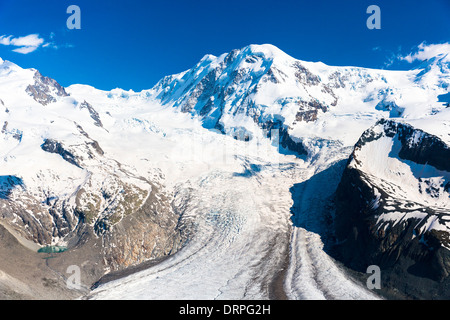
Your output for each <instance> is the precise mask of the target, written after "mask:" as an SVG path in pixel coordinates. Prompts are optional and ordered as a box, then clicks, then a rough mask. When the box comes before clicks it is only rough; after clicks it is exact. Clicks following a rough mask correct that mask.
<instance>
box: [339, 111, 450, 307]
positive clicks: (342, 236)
mask: <svg viewBox="0 0 450 320" xmlns="http://www.w3.org/2000/svg"><path fill="white" fill-rule="evenodd" d="M386 141H387V142H388V143H391V144H392V148H391V150H390V152H389V154H388V155H386V156H388V157H392V158H393V160H390V161H386V162H385V163H381V161H382V160H378V161H377V162H375V161H374V162H371V161H370V159H369V158H368V157H373V158H375V159H378V158H377V154H375V152H382V151H380V150H382V149H383V148H382V147H383V144H382V143H386ZM374 144H377V145H376V146H374ZM371 145H372V146H374V147H373V148H371V149H368V148H370V146H371ZM367 150H370V153H367V154H366V153H365V152H367ZM377 150H378V151H377ZM449 152H450V149H449V147H448V145H446V144H445V143H444V142H443V141H442V140H440V139H439V138H438V137H436V136H433V135H430V134H428V133H426V132H423V131H422V130H419V129H416V128H414V127H412V126H411V125H408V124H405V123H398V122H395V121H392V120H381V121H379V122H378V123H377V124H376V125H375V126H374V127H372V128H370V129H369V130H367V131H366V132H364V134H363V135H362V137H361V138H360V139H359V141H358V143H357V144H356V146H355V148H354V151H353V154H352V156H351V158H350V160H349V162H348V165H347V167H346V169H345V171H344V173H343V176H342V180H341V182H340V184H339V186H338V189H337V191H336V196H335V203H336V215H335V232H336V237H337V243H338V245H336V254H337V257H338V258H339V259H340V260H341V261H343V262H344V263H345V264H346V265H347V266H348V267H350V268H352V269H355V270H357V271H360V272H366V269H367V267H368V266H369V265H378V266H379V267H380V268H381V270H382V277H383V278H382V279H383V286H384V287H383V292H384V293H386V294H388V295H389V294H390V295H394V293H395V294H397V296H396V297H398V294H400V296H401V297H408V298H426V299H428V298H436V297H439V298H444V297H450V287H449V283H450V277H449V275H450V232H449V231H450V229H449V225H448V219H447V218H448V214H449V204H450V195H449V193H448V190H447V189H446V187H445V181H446V179H448V178H449V177H450V175H449V174H448V173H450V162H449V161H448V159H450V153H449ZM366 155H367V157H366ZM378 162H380V163H378ZM399 162H404V163H405V164H408V166H409V168H412V170H417V171H416V172H415V173H416V175H417V177H416V178H417V180H409V181H410V182H409V184H410V185H406V184H403V185H400V184H399V183H398V182H397V181H396V180H395V178H392V177H395V176H399V177H402V178H404V179H406V178H405V177H407V175H408V172H407V170H406V171H402V170H401V168H402V167H401V165H399ZM391 163H395V164H396V166H392V167H391V166H390V164H391ZM377 165H379V166H386V167H387V168H388V169H387V171H391V172H393V175H392V176H389V175H386V176H383V175H382V174H379V175H378V176H375V175H374V174H373V173H374V170H375V169H374V168H373V167H374V166H377ZM416 165H420V166H418V167H416ZM399 168H400V169H399ZM405 168H408V167H405ZM376 170H379V169H376ZM394 170H397V172H394ZM408 170H411V169H408ZM424 170H427V172H430V171H433V170H434V171H433V172H435V174H429V175H425V174H422V175H420V173H421V172H422V173H423V171H424ZM417 173H418V174H417ZM441 175H442V176H443V178H442V177H441V178H440V179H438V177H440V176H441ZM436 181H440V182H439V183H438V184H436ZM447 183H448V182H447ZM427 185H428V187H429V188H428V189H427V188H426V187H425V186H427ZM406 188H409V190H405V189H406ZM413 191H416V192H413ZM433 199H434V200H435V201H438V202H432V200H433ZM427 201H429V202H427ZM427 203H428V204H427Z"/></svg>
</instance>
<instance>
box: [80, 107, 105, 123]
mask: <svg viewBox="0 0 450 320" xmlns="http://www.w3.org/2000/svg"><path fill="white" fill-rule="evenodd" d="M80 108H81V109H87V110H88V111H89V114H90V116H91V118H92V119H93V120H94V121H95V122H94V124H95V125H96V126H97V127H103V123H102V121H101V120H100V115H99V114H98V112H97V111H96V110H95V109H94V108H93V107H92V106H91V105H90V104H89V103H87V102H86V101H83V103H81V104H80Z"/></svg>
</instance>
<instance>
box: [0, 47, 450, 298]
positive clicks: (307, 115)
mask: <svg viewBox="0 0 450 320" xmlns="http://www.w3.org/2000/svg"><path fill="white" fill-rule="evenodd" d="M449 84H450V59H449V58H448V56H446V55H440V56H437V57H436V58H434V59H431V60H428V61H426V62H424V63H423V64H422V65H421V66H419V67H418V68H416V69H414V70H410V71H388V70H375V69H367V68H360V67H333V66H327V65H325V64H323V63H320V62H306V61H301V60H297V59H294V58H292V57H290V56H289V55H287V54H285V53H284V52H282V51H281V50H279V49H278V48H276V47H274V46H271V45H250V46H247V47H245V48H242V49H239V50H233V51H231V52H230V53H226V54H223V55H221V56H219V57H214V56H212V55H206V56H205V57H203V58H202V59H201V60H200V62H199V63H198V64H197V65H195V66H194V67H193V68H191V69H189V70H187V71H184V72H182V73H179V74H176V75H172V76H167V77H164V78H163V79H161V80H160V81H159V82H158V83H157V84H156V85H155V86H154V87H153V88H151V89H148V90H144V91H142V92H133V91H131V90H130V91H125V90H121V89H114V90H111V91H101V90H98V89H95V88H93V87H91V86H88V85H80V84H75V85H71V86H69V87H67V88H63V87H62V86H60V85H59V84H58V83H57V81H55V80H53V79H50V78H48V77H46V76H44V75H42V74H41V73H40V72H39V71H37V70H35V69H22V68H20V67H19V66H17V65H15V64H13V63H11V62H8V61H3V60H0V99H1V100H0V128H1V133H0V217H1V220H0V222H1V224H2V225H3V226H4V227H6V228H7V230H9V231H10V232H12V233H13V234H14V235H15V237H16V238H17V239H20V240H21V241H22V242H23V243H27V245H28V247H30V248H33V250H37V248H39V247H41V246H44V245H49V244H53V245H64V246H67V247H68V250H67V251H65V252H63V253H61V254H60V257H63V260H64V263H61V262H60V263H59V264H56V263H55V264H53V265H52V267H53V268H54V269H55V270H58V272H59V273H63V272H64V268H65V267H67V266H68V265H71V264H77V265H78V264H79V265H82V266H83V268H82V272H83V277H84V279H85V282H86V283H89V282H90V283H93V282H95V281H97V280H98V279H99V278H100V276H101V275H103V274H104V273H105V272H108V271H113V270H122V269H124V268H125V267H128V266H134V265H138V264H139V263H142V262H144V261H152V260H154V259H162V258H166V259H165V260H164V261H163V262H161V263H160V264H158V265H156V266H154V267H152V268H149V269H147V270H145V271H142V273H139V274H136V275H133V276H131V278H128V280H124V281H125V282H122V280H121V279H119V280H117V281H114V282H112V283H107V284H104V285H101V286H100V287H99V288H98V289H96V290H95V291H94V292H93V296H92V297H98V298H102V297H103V298H108V297H112V296H121V297H124V296H127V295H128V296H129V297H138V298H149V297H154V298H162V297H167V298H173V297H177V298H182V297H185V295H186V294H188V293H191V294H194V296H195V297H201V298H206V299H209V298H226V297H229V298H252V297H253V298H268V297H270V298H273V297H276V298H280V297H281V296H283V295H285V296H287V297H288V298H294V299H296V298H310V297H314V298H331V299H338V298H374V297H375V295H374V294H373V293H372V292H368V291H367V290H366V289H365V288H363V287H360V286H359V285H358V284H355V283H354V282H353V281H351V280H349V279H348V276H347V275H346V273H345V272H342V270H340V268H338V267H336V265H335V264H334V262H333V260H332V259H331V258H330V257H329V256H328V255H327V254H326V253H325V251H324V250H325V249H322V247H323V243H322V241H324V239H325V238H327V237H328V235H325V233H327V232H326V231H325V230H327V228H329V225H328V224H326V221H327V217H328V216H329V215H330V212H328V211H330V210H329V207H327V204H328V203H332V202H331V201H333V199H334V197H333V194H334V191H335V190H336V188H338V195H339V194H340V195H341V197H342V196H343V195H344V197H345V195H346V192H347V191H346V190H347V189H346V188H345V187H342V186H343V185H345V181H347V180H348V179H349V178H348V175H349V172H358V173H359V175H358V178H360V180H361V183H362V184H363V183H365V185H366V186H367V188H372V189H371V190H375V189H376V190H378V191H377V192H378V193H376V194H375V195H373V196H374V197H375V196H376V195H378V194H380V197H379V198H378V200H377V201H382V202H379V203H378V202H377V203H376V204H375V203H374V204H373V208H375V207H376V210H378V211H376V219H378V220H376V223H375V222H374V223H375V224H376V225H377V228H378V229H379V230H383V232H385V234H386V235H387V237H389V230H390V228H387V227H386V226H387V225H398V226H401V225H402V224H399V223H398V221H403V220H406V218H408V217H409V216H407V217H406V216H404V213H405V212H406V211H404V210H407V211H408V210H409V211H408V212H412V213H411V214H412V216H414V217H416V215H415V213H414V212H416V211H415V210H416V209H417V208H424V209H425V211H426V212H427V216H426V217H422V216H421V217H422V218H423V219H424V220H423V221H424V225H425V224H426V225H427V226H428V227H426V228H425V229H426V230H429V229H430V228H431V227H430V228H429V225H433V226H436V227H437V228H438V229H439V230H440V231H442V232H444V233H443V234H444V235H446V234H448V230H447V229H445V230H444V228H446V224H445V215H446V211H448V208H449V206H450V205H449V203H450V202H449V198H448V186H447V184H448V171H449V168H448V158H447V155H446V153H445V152H446V151H445V150H447V149H448V145H449V140H450V135H449V125H450V111H449V110H450V108H448V101H447V97H448V95H449ZM383 119H388V120H383ZM368 128H370V129H368ZM366 130H368V131H366ZM369 138H370V139H369ZM368 140H370V142H368ZM424 141H426V142H424ZM430 141H433V143H431V142H430ZM434 141H436V142H434ZM366 142H367V143H366ZM428 142H430V143H428ZM355 145H356V147H355ZM408 146H410V147H408ZM414 146H415V147H414ZM436 148H437V149H439V152H438V156H437V158H436V152H435V151H436V150H437V149H436ZM446 148H447V149H446ZM435 149H436V150H435ZM442 150H444V151H442ZM440 152H441V153H440ZM439 154H440V156H439ZM349 157H350V158H351V159H352V161H351V162H349V165H348V166H347V168H345V166H343V165H342V163H344V162H346V161H347V159H349ZM435 162H436V163H439V164H436V163H435ZM380 163H381V165H380ZM342 174H343V181H340V179H341V175H342ZM346 179H347V180H346ZM338 185H339V187H338ZM350 185H351V184H350ZM351 186H352V185H351ZM349 188H350V187H349ZM355 192H356V191H355ZM374 192H375V191H374ZM356 194H357V192H356V193H352V195H353V196H355V195H356ZM347 196H348V195H347ZM365 196H367V197H369V195H367V194H363V195H361V197H363V198H364V197H365ZM371 196H372V194H371ZM338 198H339V197H337V198H336V199H338ZM236 199H240V200H241V201H236ZM338 200H339V199H338ZM338 200H335V201H338ZM409 202H414V208H412V207H411V208H409V205H408V204H409ZM338 203H339V201H338ZM352 203H353V202H352ZM355 203H359V202H358V201H356V202H355ZM394 203H395V204H394ZM360 205H361V206H363V205H367V204H366V203H363V202H361V203H360ZM361 206H359V205H358V207H355V208H352V209H354V212H353V211H352V212H353V213H352V214H355V215H358V214H359V213H358V212H359V211H358V210H360V209H361V208H362V207H361ZM406 207H408V208H409V209H406ZM339 208H340V207H339V206H338V209H337V212H336V222H337V223H336V225H337V226H339V228H337V234H339V235H340V236H339V237H338V238H342V237H341V234H340V232H342V230H347V229H348V228H350V229H351V228H353V227H354V226H353V225H352V223H354V221H357V219H356V220H355V219H353V220H352V219H350V220H349V219H348V216H346V214H345V210H340V209H339ZM392 208H394V209H392ZM391 209H392V210H391ZM400 209H401V210H400ZM333 210H334V209H333ZM333 210H331V211H333ZM339 210H340V211H339ZM374 210H375V209H374ZM417 210H418V209H417ZM422 212H423V210H422ZM374 216H375V214H374ZM374 219H375V218H374ZM425 220H426V221H428V222H429V223H428V222H427V223H425ZM438 220H439V221H438ZM374 221H375V220H374ZM433 221H434V223H432V222H433ZM292 224H293V226H292ZM378 229H377V230H378ZM419 229H420V228H419ZM419 229H417V230H416V231H415V232H416V233H415V234H414V236H415V237H416V238H417V239H422V238H423V235H424V232H425V233H426V232H427V231H426V230H425V229H424V230H422V229H420V230H419ZM430 230H431V229H430ZM345 232H346V231H345ZM345 232H344V233H345ZM322 233H323V234H322ZM317 234H321V237H317V236H316V235H317ZM426 234H428V233H426ZM332 236H333V235H330V239H331V238H332ZM345 236H346V235H345V234H344V235H343V238H345ZM391 236H392V235H391ZM421 237H422V238H421ZM405 239H406V238H405ZM405 241H406V240H405ZM419 243H422V242H419ZM383 245H384V244H383ZM440 246H441V247H442V250H448V249H447V247H448V244H447V243H446V242H445V241H442V242H440ZM444 252H446V251H444ZM175 253H176V254H175ZM10 254H13V253H10ZM230 255H231V256H234V257H235V259H230V258H229V257H230ZM269 256H270V257H271V258H268V257H269ZM412 259H413V258H412ZM394 260H395V259H394ZM158 261H159V260H158ZM359 262H361V263H363V264H364V263H367V262H368V261H364V260H363V259H360V260H359ZM5 263H6V262H5ZM3 267H4V268H6V267H5V266H3ZM361 268H362V267H361ZM0 269H2V265H1V264H0ZM11 270H12V271H10V272H14V270H13V269H11ZM279 270H284V271H283V272H281V271H279ZM313 270H316V271H314V272H313ZM327 270H333V275H332V276H330V275H329V274H328V273H329V272H328V271H327ZM316 273H317V274H320V275H322V276H323V279H316V276H313V275H314V274H316ZM113 274H114V273H113ZM275 274H276V276H274V275H275ZM10 275H11V274H10ZM186 275H189V276H186ZM206 275H208V279H207V281H206V280H205V279H206V278H205V277H206ZM118 276H119V275H117V276H112V277H118ZM255 279H256V280H255ZM280 279H281V280H280ZM100 283H104V281H103V282H102V281H100ZM125 283H127V285H125ZM202 283H203V284H202ZM267 283H271V285H269V286H267ZM302 283H307V285H304V286H303V285H302ZM128 286H132V287H133V288H134V289H133V290H135V291H130V290H131V289H130V288H129V287H128ZM149 286H151V287H152V288H153V290H152V292H148V291H147V290H146V289H145V288H147V287H149ZM192 286H197V289H198V290H197V289H196V290H194V291H193V290H192ZM192 292H193V293H192Z"/></svg>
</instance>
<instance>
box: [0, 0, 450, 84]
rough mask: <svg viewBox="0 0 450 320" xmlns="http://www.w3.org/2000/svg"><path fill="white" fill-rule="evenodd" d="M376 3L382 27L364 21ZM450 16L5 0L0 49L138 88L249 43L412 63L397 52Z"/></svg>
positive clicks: (439, 35) (197, 0)
mask: <svg viewBox="0 0 450 320" xmlns="http://www.w3.org/2000/svg"><path fill="white" fill-rule="evenodd" d="M373 4H374V5H378V6H379V7H380V9H381V29H380V30H369V29H368V28H367V27H366V20H367V19H368V17H369V16H370V14H367V13H366V10H367V7H368V6H369V5H373ZM69 5H78V6H79V7H80V9H81V30H69V29H68V28H67V26H66V20H67V19H68V18H69V16H70V14H67V13H66V10H67V7H68V6H69ZM449 17H450V0H428V1H423V0H415V1H403V0H395V1H394V0H390V1H386V0H370V1H366V0H342V1H337V0H332V1H331V0H330V1H325V0H320V1H319V0H317V1H304V0H295V1H293V0H290V1H286V0H278V1H273V0H271V1H268V0H227V1H222V0H209V1H205V0H160V1H154V0H148V1H143V0H140V1H136V0H126V1H114V0H109V1H100V0H90V1H85V0H71V1H66V0H42V1H35V0H0V57H2V58H3V59H5V60H10V61H13V62H15V63H17V64H18V65H20V66H22V67H24V68H31V67H33V68H37V69H39V70H40V71H41V73H43V74H44V75H47V76H50V77H52V78H54V79H56V80H57V81H58V82H60V83H61V84H62V85H63V86H68V85H70V84H73V83H83V84H89V85H92V86H94V87H97V88H99V89H103V90H111V89H113V88H116V87H119V88H123V89H126V90H128V89H133V90H135V91H140V90H143V89H149V88H151V87H152V86H153V85H154V84H155V83H156V82H157V81H158V80H159V79H160V78H162V77H163V76H165V75H169V74H173V73H178V72H181V71H184V70H186V69H189V68H191V67H192V66H193V65H194V64H195V63H196V62H198V60H200V59H201V57H202V56H203V55H205V54H213V55H220V54H222V53H225V52H229V51H230V50H232V49H236V48H241V47H244V46H246V45H249V44H263V43H270V44H273V45H275V46H277V47H278V48H280V49H281V50H283V51H285V52H286V53H288V54H290V55H291V56H293V57H295V58H297V59H301V60H307V61H322V62H324V63H326V64H329V65H354V66H361V67H369V68H388V69H406V68H410V67H411V66H412V64H410V63H408V62H407V61H404V60H400V59H398V57H401V56H407V55H408V54H409V53H411V52H412V51H413V52H414V50H416V51H417V46H418V45H420V44H422V43H426V44H443V43H448V42H450V21H449ZM33 35H34V37H33ZM26 36H29V37H28V38H26ZM1 43H3V44H1ZM20 45H22V46H20ZM25 45H28V46H25Z"/></svg>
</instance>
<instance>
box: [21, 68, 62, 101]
mask: <svg viewBox="0 0 450 320" xmlns="http://www.w3.org/2000/svg"><path fill="white" fill-rule="evenodd" d="M26 92H27V93H28V94H29V95H30V96H31V97H33V99H34V100H36V101H37V102H39V103H40V104H42V105H43V106H46V105H48V104H49V103H52V102H55V101H56V97H67V96H68V95H69V94H68V93H67V92H66V90H65V89H64V87H62V86H61V85H60V84H59V83H58V82H56V81H55V80H53V79H51V78H48V77H45V76H43V75H42V74H41V73H40V72H39V71H37V70H36V72H35V74H34V84H33V85H31V84H30V85H29V86H28V87H27V88H26Z"/></svg>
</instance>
